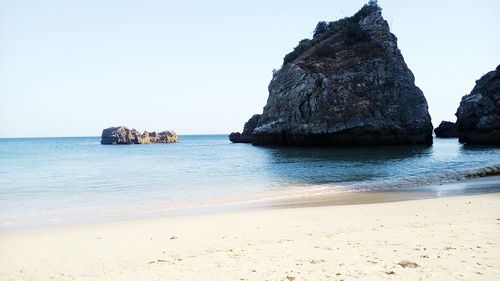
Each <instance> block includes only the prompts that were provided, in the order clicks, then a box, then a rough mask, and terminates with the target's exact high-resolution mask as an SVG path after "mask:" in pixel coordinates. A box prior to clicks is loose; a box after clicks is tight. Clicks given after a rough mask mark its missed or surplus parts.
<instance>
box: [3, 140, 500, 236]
mask: <svg viewBox="0 0 500 281" xmlns="http://www.w3.org/2000/svg"><path fill="white" fill-rule="evenodd" d="M99 140H100V139H99V138H98V137H86V138H33V139H0V228H2V227H11V226H22V225H29V224H47V223H59V222H72V221H77V220H94V219H99V218H110V217H121V216H125V215H134V214H153V213H158V212H163V211H168V210H176V209H182V208H192V207H200V206H217V205H227V204H236V203H246V202H264V201H265V200H269V199H273V198H286V197H287V196H289V197H293V196H302V195H314V194H324V193H335V192H343V191H363V190H378V189H383V190H402V189H412V188H413V189H418V188H419V186H422V185H428V184H435V183H446V182H451V181H456V180H460V179H462V178H464V175H465V174H467V173H470V172H477V171H481V169H484V168H485V167H489V166H494V165H499V164H500V149H498V148H492V147H465V146H463V145H461V144H459V143H458V142H457V141H456V139H451V140H447V139H435V143H434V145H433V146H430V147H426V146H393V147H358V148H297V147H294V148H292V147H285V148H269V147H255V146H252V145H248V144H231V143H230V142H229V141H228V139H227V136H225V135H206V136H181V137H180V142H179V143H175V144H150V145H125V146H116V145H108V146H104V145H100V144H99ZM498 189H500V187H498ZM485 192H486V190H485Z"/></svg>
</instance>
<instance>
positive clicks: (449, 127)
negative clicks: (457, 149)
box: [434, 121, 458, 138]
mask: <svg viewBox="0 0 500 281" xmlns="http://www.w3.org/2000/svg"><path fill="white" fill-rule="evenodd" d="M434 133H436V138H458V127H457V123H453V122H450V121H441V124H439V126H438V127H437V128H436V129H434Z"/></svg>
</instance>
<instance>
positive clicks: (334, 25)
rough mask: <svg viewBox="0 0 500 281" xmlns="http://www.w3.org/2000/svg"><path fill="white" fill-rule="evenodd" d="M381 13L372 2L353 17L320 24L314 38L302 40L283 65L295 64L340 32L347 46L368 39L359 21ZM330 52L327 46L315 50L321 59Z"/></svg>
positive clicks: (374, 1)
mask: <svg viewBox="0 0 500 281" xmlns="http://www.w3.org/2000/svg"><path fill="white" fill-rule="evenodd" d="M380 11H382V8H381V7H380V6H379V5H378V3H377V1H376V0H370V1H369V2H368V3H367V4H365V5H364V6H363V7H362V8H361V9H360V10H359V11H358V12H356V14H354V15H353V16H351V17H346V18H343V19H340V20H337V21H332V22H326V21H320V22H318V24H317V25H316V28H315V29H314V35H313V38H312V39H307V38H306V39H302V40H300V41H299V44H298V45H297V46H296V47H295V48H294V49H293V51H292V52H290V53H288V54H287V55H286V56H285V57H284V59H283V64H287V63H290V62H293V61H294V60H295V59H297V58H298V57H299V56H300V55H301V54H303V53H304V52H305V51H307V50H309V49H311V48H312V47H315V46H316V45H318V44H319V43H320V42H322V41H323V40H325V39H327V38H328V37H330V36H331V35H333V34H334V33H337V32H340V31H342V32H343V35H344V36H343V37H344V38H343V39H344V42H345V44H346V45H354V44H355V43H357V42H359V41H362V40H364V39H366V38H367V35H368V34H367V33H366V31H364V30H363V29H362V28H361V27H360V26H359V21H360V20H361V19H363V18H365V17H366V16H368V15H370V14H372V13H375V12H380ZM330 52H331V48H330V46H329V45H327V44H323V45H321V46H318V47H317V49H316V50H315V53H316V55H318V56H320V57H323V56H326V55H328V54H329V53H330Z"/></svg>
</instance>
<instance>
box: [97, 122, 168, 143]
mask: <svg viewBox="0 0 500 281" xmlns="http://www.w3.org/2000/svg"><path fill="white" fill-rule="evenodd" d="M169 142H177V134H176V133H175V132H174V131H163V132H159V133H157V132H152V133H150V132H146V131H144V132H143V133H142V134H141V133H139V131H137V130H136V129H131V130H130V129H128V128H127V127H124V126H119V127H110V128H107V129H104V130H102V135H101V144H146V143H169Z"/></svg>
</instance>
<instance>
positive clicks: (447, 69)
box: [0, 0, 500, 137]
mask: <svg viewBox="0 0 500 281" xmlns="http://www.w3.org/2000/svg"><path fill="white" fill-rule="evenodd" d="M366 2H367V1H357V0H344V1H333V0H325V1H303V0H302V1H299V0H277V1H269V0H252V1H234V0H233V1H230V0H228V1H221V0H211V1H189V0H186V1H154V0H143V1H133V0H119V1H118V0H117V1H113V0H108V1H102V0H73V1H62V0H61V1H55V0H45V1H39V0H34V1H29V0H15V1H9V0H0V137H47V136H98V135H100V134H101V131H102V129H104V128H106V127H110V126H116V125H126V126H129V127H132V128H136V129H138V130H141V131H142V130H150V131H154V130H156V131H159V130H165V129H172V130H175V131H176V132H177V133H178V134H217V133H220V134H226V133H230V132H232V131H241V130H242V127H243V124H244V122H246V121H247V120H248V118H249V117H250V116H251V115H252V114H255V113H262V109H263V107H264V105H265V104H266V101H267V96H268V90H267V86H268V84H269V82H270V80H271V77H272V70H273V69H279V68H280V67H281V64H282V61H283V57H284V56H285V54H287V53H288V52H290V51H291V50H292V49H293V47H294V46H296V45H297V42H298V41H299V40H301V39H303V38H310V37H312V31H313V29H314V27H315V26H316V23H317V22H318V21H320V20H326V21H333V20H337V19H339V18H343V17H345V16H351V15H352V14H354V13H355V12H356V11H357V10H359V9H360V8H361V6H362V5H363V4H364V3H366ZM379 5H380V6H382V9H383V11H382V14H383V16H384V18H385V19H386V20H387V21H388V22H389V24H390V26H391V31H392V32H393V33H394V34H395V35H396V36H397V37H398V46H399V49H400V50H401V52H402V54H403V56H404V58H405V61H406V63H407V65H408V66H409V68H410V69H411V70H412V72H413V73H414V75H415V79H416V85H417V86H418V87H420V88H421V89H422V91H423V92H424V94H425V96H426V98H427V101H428V104H429V111H430V114H431V117H432V121H433V124H434V126H437V125H438V124H439V122H440V121H441V120H451V121H455V116H454V113H455V112H456V109H457V107H458V105H459V103H460V99H461V97H462V96H464V95H466V94H468V93H469V92H470V91H471V90H472V88H473V86H474V83H475V80H477V79H479V78H480V77H481V76H482V75H483V74H485V73H487V72H488V71H491V70H493V69H495V67H496V66H497V65H498V64H499V63H500V52H499V50H500V36H499V34H500V16H498V11H500V1H498V0H484V1H481V0H478V1H457V0H454V1H449V0H444V1H435V0H432V1H431V0H419V1H416V0H415V1H412V0H410V1H398V0H380V1H379Z"/></svg>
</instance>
